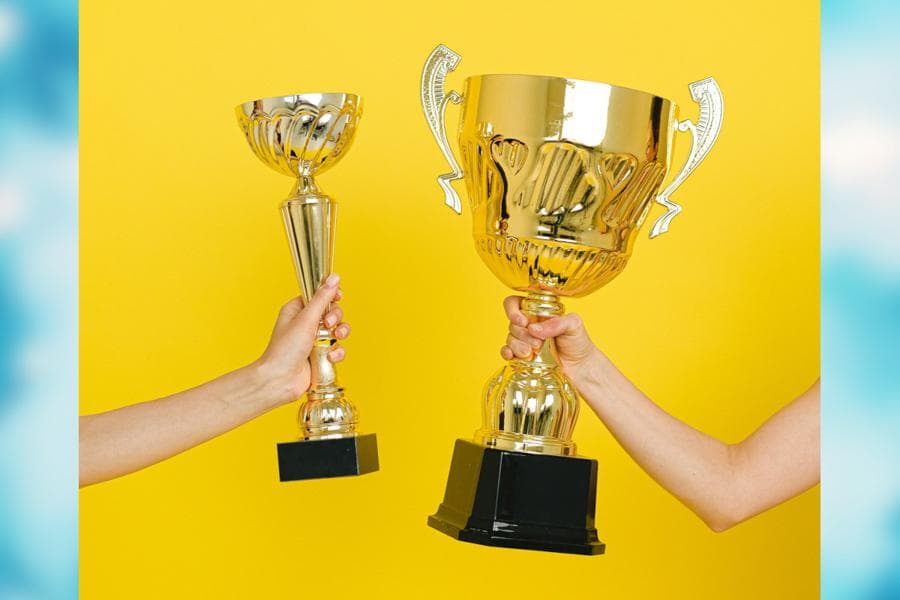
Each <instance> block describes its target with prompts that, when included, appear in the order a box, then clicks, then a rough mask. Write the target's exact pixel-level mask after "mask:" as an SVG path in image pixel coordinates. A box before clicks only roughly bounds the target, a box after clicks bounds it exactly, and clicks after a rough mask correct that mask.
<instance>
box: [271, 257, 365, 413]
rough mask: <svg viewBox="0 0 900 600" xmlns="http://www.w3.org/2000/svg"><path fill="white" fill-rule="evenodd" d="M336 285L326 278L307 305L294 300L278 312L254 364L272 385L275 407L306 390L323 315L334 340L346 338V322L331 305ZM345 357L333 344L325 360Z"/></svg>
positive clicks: (334, 280)
mask: <svg viewBox="0 0 900 600" xmlns="http://www.w3.org/2000/svg"><path fill="white" fill-rule="evenodd" d="M339 282H340V278H339V277H338V276H337V275H334V274H332V275H330V276H329V277H328V279H327V280H326V281H325V283H324V284H323V285H322V286H321V287H320V288H319V289H318V291H316V293H315V295H314V296H313V297H312V299H310V301H309V304H308V305H307V306H305V307H304V306H303V300H302V299H301V298H299V297H298V298H294V299H293V300H291V301H290V302H288V303H287V304H285V305H284V306H283V307H282V308H281V311H280V312H279V313H278V318H277V319H276V321H275V328H274V330H273V331H272V337H271V339H270V340H269V344H268V346H267V347H266V350H265V352H263V354H262V356H261V357H260V358H259V360H258V361H257V365H258V367H259V371H260V373H261V374H262V376H263V378H264V379H265V380H266V381H267V382H268V384H270V385H272V386H273V392H274V400H275V401H276V402H277V405H280V404H286V403H288V402H292V401H294V400H296V399H297V398H299V397H300V396H302V395H303V394H305V393H306V391H307V389H309V385H310V376H311V371H310V364H309V355H310V353H311V352H312V349H313V346H314V345H315V343H316V333H317V332H318V330H319V321H320V319H322V317H323V315H324V321H325V327H327V328H328V329H331V330H332V331H333V332H334V337H335V338H337V339H338V340H344V339H347V337H348V336H349V335H350V325H349V323H344V322H343V321H342V319H343V316H344V312H343V311H342V310H341V308H340V307H339V306H338V305H337V304H333V302H334V301H336V300H340V298H341V291H340V289H339V288H338V283H339ZM345 355H346V351H345V350H344V348H343V347H341V346H340V345H335V346H334V347H333V348H332V349H331V351H329V352H328V360H330V361H331V362H333V363H337V362H340V361H342V360H343V359H344V356H345Z"/></svg>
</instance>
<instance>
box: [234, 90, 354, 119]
mask: <svg viewBox="0 0 900 600" xmlns="http://www.w3.org/2000/svg"><path fill="white" fill-rule="evenodd" d="M305 96H332V97H342V98H344V102H342V104H346V103H347V102H346V100H355V101H356V106H357V107H358V109H361V108H362V95H360V94H355V93H353V92H297V93H294V94H275V95H272V96H261V97H259V98H254V99H253V100H247V101H245V102H241V103H239V104H238V105H237V106H235V110H236V111H238V112H240V113H242V114H244V115H246V116H250V115H251V114H252V113H253V108H254V105H255V104H256V103H257V102H267V101H274V100H288V99H290V98H302V97H305ZM311 104H313V103H311ZM314 104H317V105H319V104H321V103H320V102H316V103H314Z"/></svg>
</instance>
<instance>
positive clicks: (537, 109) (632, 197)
mask: <svg viewBox="0 0 900 600" xmlns="http://www.w3.org/2000/svg"><path fill="white" fill-rule="evenodd" d="M459 60H460V56H459V55H458V54H456V53H455V52H453V51H452V50H450V49H449V48H447V47H446V46H443V45H440V46H438V47H437V48H435V49H434V51H433V52H432V53H431V55H430V56H429V57H428V60H427V62H426V64H425V68H424V71H423V73H422V83H421V99H422V108H423V110H424V111H425V117H426V119H427V120H428V125H429V127H430V128H431V132H432V133H433V134H434V137H435V138H436V140H437V142H438V145H439V146H440V148H441V151H442V152H443V154H444V156H445V157H446V159H447V161H448V162H449V163H450V167H451V168H452V172H451V173H448V174H446V175H441V176H440V177H438V183H439V184H440V186H441V188H442V189H443V191H444V195H445V202H446V204H447V205H448V206H449V207H450V208H452V209H453V210H454V211H455V212H456V213H457V214H461V213H462V206H461V203H460V200H459V197H458V196H457V193H456V191H455V190H454V189H453V187H452V186H451V182H453V181H454V180H457V179H464V180H465V186H466V190H467V191H468V194H469V203H470V209H471V212H472V235H473V237H474V240H475V251H476V252H477V253H478V255H479V256H480V257H481V259H482V260H483V261H484V263H485V264H486V265H487V266H488V268H489V269H490V270H491V271H492V272H493V273H494V275H496V276H497V277H498V278H499V279H500V281H502V282H503V283H505V284H506V285H507V286H509V287H510V288H512V289H514V290H516V291H517V292H522V293H524V294H527V296H526V298H525V299H524V300H523V302H522V310H523V312H524V313H525V314H526V315H527V316H528V318H529V319H530V320H532V321H540V320H543V319H547V318H550V317H554V316H557V315H561V314H563V312H564V311H563V305H562V303H561V302H560V298H561V297H569V296H575V297H578V296H584V295H586V294H589V293H591V292H593V291H594V290H597V289H598V288H600V287H602V286H603V285H605V284H607V283H608V282H609V281H611V280H612V279H613V278H614V277H615V276H616V275H618V274H619V273H621V272H622V270H623V269H624V268H625V264H626V263H627V262H628V258H629V256H630V255H631V251H632V246H633V244H634V241H635V238H636V236H637V232H638V230H639V229H640V227H641V225H642V223H643V222H644V219H645V217H646V216H647V213H648V212H649V210H650V207H651V204H652V202H653V201H654V200H655V201H656V202H658V203H659V204H661V205H663V206H664V207H665V208H666V213H665V214H664V215H662V216H661V217H660V218H659V219H658V220H657V221H656V223H655V224H654V226H653V228H652V230H651V233H650V237H656V236H657V235H659V234H661V233H664V232H665V231H667V229H668V227H669V223H670V222H671V220H672V218H673V217H674V216H675V215H677V214H678V213H679V212H680V211H681V207H680V206H678V205H677V204H675V203H673V202H672V201H671V200H670V199H669V197H670V195H671V194H672V193H673V192H674V191H675V190H676V189H677V188H678V186H679V185H680V184H681V183H682V182H683V181H684V180H685V178H686V177H687V176H688V175H689V174H690V173H691V172H692V171H693V170H694V169H695V168H696V167H697V165H698V164H699V163H700V161H702V160H703V158H704V157H705V156H706V155H707V153H708V152H709V150H710V148H711V147H712V145H713V143H714V142H715V140H716V137H717V135H718V133H719V128H720V127H721V124H722V110H723V108H722V95H721V93H720V91H719V87H718V85H717V84H716V82H715V80H714V79H712V78H707V79H704V80H702V81H697V82H695V83H692V84H690V92H691V96H692V98H693V99H694V101H695V102H697V103H699V105H700V112H699V118H698V119H697V121H696V122H692V121H690V120H684V121H678V120H677V118H676V116H677V110H676V107H675V103H674V102H672V101H670V100H667V99H665V98H661V97H659V96H656V95H654V94H651V93H647V92H642V91H638V90H633V89H628V88H624V87H619V86H614V85H609V84H606V83H598V82H593V81H580V80H575V79H565V78H561V77H543V76H535V75H479V76H473V77H468V78H467V79H466V80H465V88H464V91H463V93H461V94H460V93H458V92H455V91H450V92H445V91H444V80H445V78H446V76H447V74H448V73H449V72H450V71H453V70H454V69H455V68H456V66H457V64H458V63H459ZM448 103H453V104H461V105H462V114H461V117H460V122H459V137H458V141H459V151H460V156H461V165H460V164H458V163H457V161H456V158H455V157H454V155H453V151H452V150H451V148H450V144H449V142H448V139H447V135H446V130H445V126H444V112H445V109H446V107H447V104H448ZM676 130H678V131H681V132H687V131H690V132H691V134H692V146H691V150H690V153H689V156H688V158H687V161H686V163H685V165H684V166H683V167H682V169H681V171H680V172H679V173H678V175H677V176H676V177H675V178H674V179H673V180H672V182H671V183H670V184H669V185H668V186H667V187H666V188H665V189H663V191H662V192H660V191H659V190H660V188H661V187H662V185H663V180H664V179H665V177H666V173H667V172H668V170H669V164H670V161H671V156H672V146H673V138H674V136H675V132H676ZM578 407H579V398H578V395H577V393H576V391H575V389H574V388H573V387H572V385H571V384H570V383H569V381H568V380H567V379H566V377H565V376H564V375H563V374H562V373H561V372H560V369H559V367H558V365H557V361H556V358H555V346H554V344H553V340H548V341H547V342H546V343H545V344H544V345H543V347H542V348H541V349H540V350H539V351H536V352H534V353H533V355H532V356H531V357H530V358H528V359H519V358H516V359H514V360H511V361H509V362H508V363H507V364H506V365H505V366H503V367H502V368H501V369H500V370H499V371H498V372H497V373H496V374H495V375H494V376H493V377H491V378H490V380H488V382H487V385H486V386H485V389H484V399H483V406H482V409H483V411H482V414H483V423H482V427H481V429H479V430H478V431H476V432H475V436H474V441H468V440H462V439H460V440H457V442H456V445H455V448H454V453H453V460H452V463H451V467H450V474H449V477H448V480H447V487H446V492H445V495H444V500H443V502H442V503H441V505H440V507H439V508H438V511H437V513H435V514H434V515H432V516H431V517H429V519H428V524H429V525H430V526H431V527H433V528H435V529H438V530H439V531H442V532H444V533H446V534H448V535H450V536H453V537H455V538H457V539H459V540H463V541H468V542H475V543H479V544H486V545H491V546H505V547H511V548H527V549H533V550H548V551H555V552H569V553H578V554H602V553H603V552H604V550H605V545H604V544H603V543H602V542H600V541H599V540H598V539H597V530H596V529H595V527H594V509H595V500H596V498H595V497H596V485H597V461H596V460H592V459H587V458H582V457H578V456H576V448H575V443H574V442H573V441H572V439H571V438H572V430H573V429H574V427H575V421H576V419H577V417H578Z"/></svg>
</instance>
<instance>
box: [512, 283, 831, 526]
mask: <svg viewBox="0 0 900 600" xmlns="http://www.w3.org/2000/svg"><path fill="white" fill-rule="evenodd" d="M520 302H521V298H519V297H518V296H510V297H508V298H506V300H505V301H504V308H505V310H506V314H507V316H508V317H509V320H510V324H509V336H508V337H507V340H506V344H505V345H504V346H503V347H502V348H501V349H500V354H501V356H503V358H504V359H506V360H512V359H513V358H515V357H518V358H528V357H530V356H531V355H532V352H534V351H535V350H536V349H538V348H540V347H541V344H542V343H543V342H544V340H547V339H549V338H555V343H556V348H557V354H558V357H559V362H560V366H561V368H562V370H563V372H564V373H565V374H566V376H567V377H568V378H569V379H570V381H571V382H572V384H573V385H574V386H575V388H576V389H577V390H578V392H579V393H580V394H581V396H582V397H583V398H584V400H585V402H586V403H587V404H588V406H590V407H591V409H593V411H594V412H595V413H596V414H597V416H598V417H599V418H600V420H601V421H602V422H603V423H604V425H606V427H607V429H608V430H609V431H610V433H612V435H613V437H615V439H616V440H617V441H618V442H619V444H620V445H621V446H622V447H623V448H624V449H625V451H626V452H627V453H628V454H629V455H630V456H631V457H632V458H633V459H634V461H635V462H636V463H637V464H638V465H640V466H641V468H643V469H644V471H646V472H647V473H648V474H649V475H650V477H652V478H653V479H654V480H656V482H657V483H659V484H660V485H661V486H662V487H663V488H665V489H666V490H668V491H669V492H670V493H671V494H672V495H673V496H675V497H676V498H678V499H679V500H680V501H681V502H682V503H683V504H685V505H686V506H687V507H688V508H690V509H691V510H692V511H693V512H694V513H695V514H697V516H699V517H700V518H701V519H703V521H704V522H705V523H706V524H707V525H708V526H709V527H710V528H711V529H712V530H713V531H725V530H726V529H729V528H731V527H733V526H734V525H736V524H738V523H740V522H742V521H745V520H747V519H749V518H751V517H753V516H755V515H757V514H759V513H761V512H763V511H766V510H768V509H770V508H772V507H774V506H777V505H778V504H780V503H782V502H784V501H786V500H788V499H790V498H793V497H794V496H796V495H798V494H800V493H802V492H804V491H805V490H807V489H809V488H811V487H813V486H815V485H816V484H817V483H818V482H819V382H818V381H816V382H815V383H814V384H813V385H812V387H810V388H809V389H808V390H807V391H805V392H804V393H802V394H801V395H800V396H799V397H797V398H796V399H794V400H793V401H791V402H790V403H788V404H787V405H786V406H784V407H783V408H782V409H781V410H779V411H778V412H776V413H775V414H774V415H772V416H771V417H770V418H769V419H768V420H767V421H766V422H765V423H763V424H762V425H761V426H760V427H759V428H758V429H756V431H754V432H753V433H751V434H750V435H749V436H748V437H747V438H746V439H744V440H743V441H741V442H738V443H736V444H727V443H724V442H722V441H719V440H717V439H716V438H714V437H711V436H709V435H707V434H705V433H703V432H701V431H698V430H696V429H694V428H693V427H691V426H690V425H688V424H686V423H684V422H682V421H680V420H678V419H677V418H675V417H673V416H672V415H670V414H669V413H667V412H666V411H665V410H663V409H662V408H660V407H659V406H657V405H656V404H655V403H654V402H653V401H652V400H650V398H648V397H647V396H646V395H644V394H643V393H642V392H641V391H640V390H639V389H638V388H637V387H635V386H634V385H633V384H632V383H631V382H630V381H629V380H628V378H627V377H625V376H624V375H623V374H622V373H621V372H620V371H619V370H618V369H617V368H616V366H615V365H614V364H613V363H612V362H611V361H610V360H609V359H608V358H607V357H606V356H605V355H604V354H603V352H601V351H600V350H599V349H598V348H597V346H595V345H594V343H593V342H592V341H591V339H590V337H589V336H588V333H587V331H586V330H585V327H584V324H583V322H582V320H581V318H580V317H579V316H578V315H577V314H574V313H572V314H568V315H564V316H561V317H556V318H553V319H548V320H545V321H542V322H540V323H534V322H532V323H529V319H528V317H527V316H526V315H525V314H523V313H522V311H521V310H520Z"/></svg>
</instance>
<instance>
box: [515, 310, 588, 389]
mask: <svg viewBox="0 0 900 600" xmlns="http://www.w3.org/2000/svg"><path fill="white" fill-rule="evenodd" d="M521 302H522V298H521V297H519V296H509V297H508V298H506V299H505V300H503V308H504V310H505V311H506V316H507V317H508V318H509V335H508V336H507V338H506V344H505V345H504V346H503V347H502V348H501V349H500V356H502V357H503V358H504V359H505V360H512V359H513V358H530V357H531V356H533V355H534V354H535V353H536V352H538V351H539V350H540V348H541V346H542V345H543V343H544V341H545V340H548V339H550V338H555V341H556V352H557V357H558V358H559V363H560V366H561V367H562V369H563V372H564V373H565V374H566V375H569V376H570V377H572V376H574V375H575V374H576V373H578V372H579V371H581V370H582V369H583V368H584V367H586V366H587V364H588V363H589V362H591V361H592V360H594V359H595V358H597V357H600V356H602V355H601V353H600V350H598V349H597V347H596V346H595V345H594V342H592V341H591V338H590V336H588V333H587V330H585V328H584V323H583V322H582V320H581V317H579V316H578V315H577V314H576V313H569V314H567V315H563V316H561V317H553V318H551V319H547V320H546V321H540V322H530V321H529V318H528V316H527V315H526V314H525V313H523V312H522V309H521Z"/></svg>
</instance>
